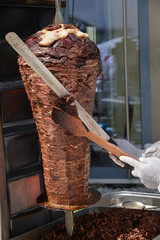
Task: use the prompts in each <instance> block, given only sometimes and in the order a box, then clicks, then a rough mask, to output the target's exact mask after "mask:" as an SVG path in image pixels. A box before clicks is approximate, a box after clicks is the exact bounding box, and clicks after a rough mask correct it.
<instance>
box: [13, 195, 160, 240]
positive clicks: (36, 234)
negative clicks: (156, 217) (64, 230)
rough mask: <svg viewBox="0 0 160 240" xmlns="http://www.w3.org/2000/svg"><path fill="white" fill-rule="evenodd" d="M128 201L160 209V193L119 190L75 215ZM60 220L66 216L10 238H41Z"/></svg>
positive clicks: (32, 239) (20, 239)
mask: <svg viewBox="0 0 160 240" xmlns="http://www.w3.org/2000/svg"><path fill="white" fill-rule="evenodd" d="M126 201H139V202H142V203H143V204H144V205H145V207H146V208H151V207H153V208H156V211H160V194H150V193H141V192H129V191H119V192H113V193H108V194H104V195H103V196H102V198H101V199H100V200H99V201H98V202H97V203H96V204H95V205H93V206H92V207H88V208H85V209H83V210H80V211H79V212H76V213H75V216H80V215H83V214H86V213H91V212H93V211H100V210H101V208H104V207H109V208H112V207H122V204H123V203H124V202H126ZM55 214H56V212H55ZM60 221H64V218H60V219H58V220H56V221H53V222H51V223H49V224H47V225H43V226H41V227H39V228H36V229H34V230H32V231H29V232H27V233H25V234H22V235H20V236H17V237H14V238H10V240H28V239H30V240H39V239H40V237H41V234H42V233H43V232H45V231H48V230H51V229H54V228H55V227H56V224H57V223H59V222H60ZM153 240H160V236H157V237H156V238H154V239H153Z"/></svg>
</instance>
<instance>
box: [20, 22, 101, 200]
mask: <svg viewBox="0 0 160 240" xmlns="http://www.w3.org/2000/svg"><path fill="white" fill-rule="evenodd" d="M25 43H26V44H27V46H28V47H29V48H30V49H31V50H32V51H33V53H34V54H35V55H36V56H37V57H38V58H39V59H40V60H41V61H42V63H43V64H44V65H45V66H46V67H47V68H48V69H49V70H50V71H51V72H52V73H53V74H54V75H55V77H57V79H58V80H59V81H60V82H61V83H62V84H63V85H64V86H65V88H66V89H67V90H68V91H69V92H70V93H71V94H72V95H73V96H74V97H75V98H76V100H77V101H78V102H79V103H80V104H81V105H82V106H83V107H84V108H85V109H86V110H87V111H88V112H89V113H90V114H92V111H93V104H94V96H95V88H96V81H97V76H98V72H99V64H100V54H99V50H98V48H97V47H96V45H95V44H94V43H93V42H92V41H91V40H90V39H89V36H88V35H87V34H84V33H82V32H80V31H79V30H78V29H77V28H75V27H74V26H72V25H69V24H66V25H65V24H55V25H50V26H47V27H46V28H44V29H42V30H41V31H39V32H37V33H35V34H34V35H32V36H30V37H29V38H28V39H27V40H26V41H25ZM18 63H19V69H20V73H21V76H22V79H23V82H24V86H25V89H26V92H27V94H28V98H29V100H30V103H31V107H32V112H33V116H34V119H35V122H36V126H37V130H38V134H39V140H40V146H41V152H42V159H43V171H44V181H45V188H46V192H47V197H48V201H49V202H50V203H54V204H60V205H74V204H82V203H83V202H84V201H85V200H86V198H87V196H88V178H89V168H90V146H89V142H88V140H87V139H86V138H83V137H76V136H74V135H73V134H71V133H70V132H68V131H67V130H64V129H63V128H62V127H60V126H59V125H57V124H56V123H55V122H54V121H53V120H52V108H53V107H54V106H56V107H60V108H66V109H67V111H69V113H70V114H72V115H76V109H75V107H71V106H70V105H69V107H68V105H67V104H66V101H68V99H67V98H66V99H65V100H64V99H60V98H58V97H57V95H56V94H55V93H54V92H53V91H52V90H51V89H50V88H49V87H48V86H47V84H46V83H45V82H44V81H43V80H42V79H41V78H40V77H39V76H38V75H37V74H36V73H35V72H34V71H33V70H32V69H31V68H30V67H29V66H28V64H27V63H26V62H25V61H24V60H23V59H22V58H21V57H19V59H18ZM69 101H70V99H69Z"/></svg>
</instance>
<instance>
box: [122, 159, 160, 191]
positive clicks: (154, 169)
mask: <svg viewBox="0 0 160 240" xmlns="http://www.w3.org/2000/svg"><path fill="white" fill-rule="evenodd" d="M120 160H121V161H122V162H124V163H127V164H129V165H130V166H132V167H134V170H133V171H132V175H133V176H135V177H139V178H140V180H141V182H142V183H143V184H144V185H145V186H146V187H147V188H150V189H158V191H159V192H160V158H157V157H150V158H144V157H141V158H139V161H136V160H135V159H133V158H130V157H126V156H121V157H120Z"/></svg>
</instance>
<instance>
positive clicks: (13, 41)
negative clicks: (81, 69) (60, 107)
mask: <svg viewBox="0 0 160 240" xmlns="http://www.w3.org/2000/svg"><path fill="white" fill-rule="evenodd" d="M5 38H6V40H7V42H8V43H9V44H10V45H11V46H12V48H13V49H14V50H15V51H16V52H17V53H18V54H19V55H20V56H21V57H22V58H23V59H24V60H25V61H26V62H27V63H28V65H29V66H31V68H32V69H33V70H34V71H35V72H36V73H37V74H38V75H39V76H40V77H41V78H42V79H43V81H45V82H46V83H47V84H48V86H49V87H50V88H51V89H52V90H53V91H54V92H55V93H56V94H57V95H58V96H59V97H60V98H61V97H64V96H71V94H70V93H69V92H68V91H67V89H66V88H65V87H64V86H63V85H62V84H61V83H60V82H59V81H58V80H57V78H56V77H55V76H54V75H53V74H52V73H51V72H50V71H49V70H48V69H47V68H46V67H45V66H44V64H43V63H42V62H41V61H40V60H39V59H38V58H37V57H36V56H35V55H34V54H33V52H32V51H31V50H30V49H29V48H28V47H27V45H26V44H24V42H23V41H22V40H21V39H20V38H19V37H18V35H17V34H16V33H14V32H10V33H8V34H7V35H6V36H5ZM73 104H74V105H75V106H76V108H77V113H78V116H79V118H80V119H81V120H82V122H84V123H85V125H86V126H87V128H88V129H89V130H90V131H91V132H93V133H94V134H96V135H98V136H100V137H101V138H103V139H105V140H107V141H110V142H112V143H114V144H116V143H115V142H114V140H112V139H111V137H110V136H109V135H108V134H107V133H106V132H105V131H104V130H103V129H102V128H101V127H100V126H99V125H98V124H97V122H96V121H95V120H94V119H93V118H92V117H91V116H90V115H89V113H88V112H87V111H86V110H85V109H84V108H83V107H82V106H81V105H80V104H79V103H78V102H77V100H74V102H73V103H72V105H73Z"/></svg>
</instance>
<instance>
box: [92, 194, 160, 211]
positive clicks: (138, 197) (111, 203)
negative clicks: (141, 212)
mask: <svg viewBox="0 0 160 240" xmlns="http://www.w3.org/2000/svg"><path fill="white" fill-rule="evenodd" d="M126 201H138V202H141V203H143V204H144V205H145V207H146V208H156V210H158V208H159V209H160V194H154V193H142V192H129V191H120V192H113V193H108V194H104V195H103V197H102V198H101V199H100V201H99V202H97V203H96V204H95V205H94V207H106V206H107V207H122V204H123V203H124V202H126Z"/></svg>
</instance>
